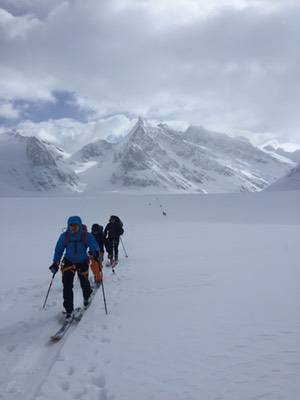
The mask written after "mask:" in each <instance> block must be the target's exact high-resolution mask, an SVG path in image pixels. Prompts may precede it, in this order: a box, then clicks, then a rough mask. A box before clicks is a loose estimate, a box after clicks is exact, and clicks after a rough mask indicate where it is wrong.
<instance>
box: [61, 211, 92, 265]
mask: <svg viewBox="0 0 300 400" xmlns="http://www.w3.org/2000/svg"><path fill="white" fill-rule="evenodd" d="M70 224H77V225H78V226H79V231H78V232H77V233H75V234H73V233H72V232H71V230H70V227H69V226H70ZM87 248H89V250H90V251H91V252H92V254H93V255H94V256H98V255H99V246H98V243H97V242H96V240H95V238H94V237H93V235H91V234H90V233H88V232H84V233H83V229H82V222H81V218H80V217H70V218H69V219H68V229H67V231H66V232H64V233H62V234H61V235H60V237H59V239H58V241H57V243H56V246H55V252H54V258H53V261H54V262H57V263H59V262H60V260H61V258H62V255H63V253H64V250H66V253H65V258H66V259H67V260H69V261H71V262H73V263H82V262H85V261H87V258H88V256H87Z"/></svg>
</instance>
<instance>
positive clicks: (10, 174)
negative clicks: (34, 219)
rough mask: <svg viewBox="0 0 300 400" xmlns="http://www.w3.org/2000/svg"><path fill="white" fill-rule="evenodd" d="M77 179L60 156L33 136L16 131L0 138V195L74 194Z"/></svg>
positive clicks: (4, 134) (51, 147)
mask: <svg viewBox="0 0 300 400" xmlns="http://www.w3.org/2000/svg"><path fill="white" fill-rule="evenodd" d="M77 183H78V178H77V176H76V174H75V173H74V172H73V170H72V169H71V168H70V167H69V166H68V165H67V164H66V163H65V161H64V159H63V157H62V152H61V150H59V149H58V148H56V147H55V146H54V145H52V144H47V143H46V142H43V141H41V140H40V139H38V138H37V137H35V136H22V135H21V134H20V133H19V132H17V131H9V132H5V133H3V134H1V135H0V193H1V194H2V195H10V194H15V193H18V192H19V191H49V190H57V189H59V191H62V192H66V191H70V190H78V188H77Z"/></svg>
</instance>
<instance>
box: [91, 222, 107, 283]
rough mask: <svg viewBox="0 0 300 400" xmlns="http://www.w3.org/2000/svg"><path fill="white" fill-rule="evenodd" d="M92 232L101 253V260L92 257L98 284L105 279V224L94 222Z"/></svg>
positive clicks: (92, 267) (92, 268) (92, 265)
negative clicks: (103, 267)
mask: <svg viewBox="0 0 300 400" xmlns="http://www.w3.org/2000/svg"><path fill="white" fill-rule="evenodd" d="M91 234H92V235H93V236H94V238H95V240H96V241H97V243H98V246H99V250H100V255H99V260H95V259H93V257H92V259H91V264H90V266H91V270H92V271H93V274H94V278H95V282H96V284H98V285H99V284H100V283H101V282H102V279H103V274H102V262H103V257H104V234H103V226H101V225H99V224H93V225H92V229H91Z"/></svg>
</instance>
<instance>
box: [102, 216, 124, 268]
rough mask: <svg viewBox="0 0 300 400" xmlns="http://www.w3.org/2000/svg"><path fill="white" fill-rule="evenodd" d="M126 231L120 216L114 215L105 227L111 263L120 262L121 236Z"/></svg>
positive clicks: (105, 237)
mask: <svg viewBox="0 0 300 400" xmlns="http://www.w3.org/2000/svg"><path fill="white" fill-rule="evenodd" d="M123 233H124V229H123V223H122V221H121V220H120V218H119V217H117V216H116V215H112V216H111V217H110V219H109V222H108V224H107V225H106V227H105V229H104V239H105V244H106V246H105V247H106V250H107V253H108V259H109V260H110V264H111V265H114V264H117V262H118V253H119V242H120V236H121V235H122V234H123Z"/></svg>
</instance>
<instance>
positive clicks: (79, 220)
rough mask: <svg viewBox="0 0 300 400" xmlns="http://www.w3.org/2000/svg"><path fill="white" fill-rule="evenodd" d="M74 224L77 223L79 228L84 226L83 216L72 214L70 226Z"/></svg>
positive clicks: (69, 221)
mask: <svg viewBox="0 0 300 400" xmlns="http://www.w3.org/2000/svg"><path fill="white" fill-rule="evenodd" d="M72 224H76V225H79V228H81V227H82V221H81V218H80V217H78V216H72V217H69V218H68V226H69V225H72Z"/></svg>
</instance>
